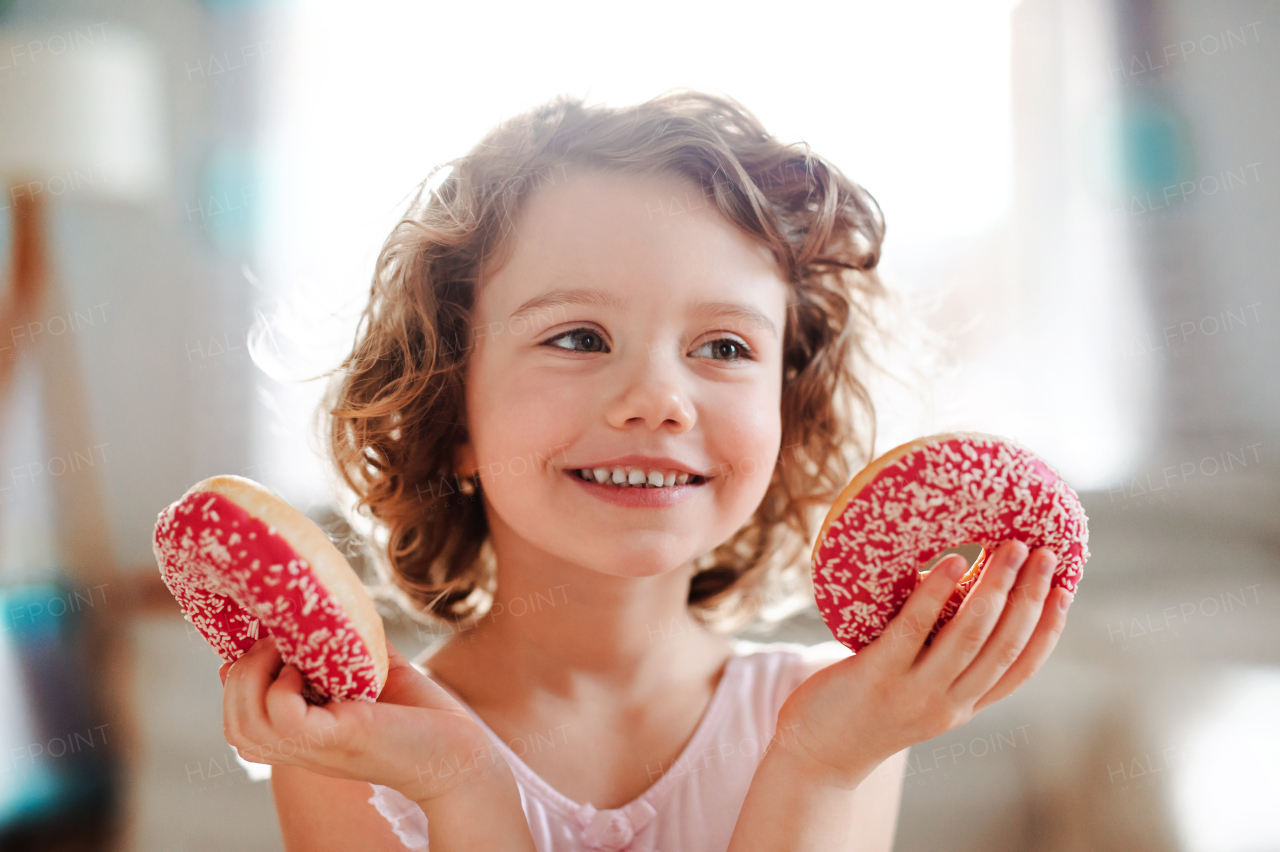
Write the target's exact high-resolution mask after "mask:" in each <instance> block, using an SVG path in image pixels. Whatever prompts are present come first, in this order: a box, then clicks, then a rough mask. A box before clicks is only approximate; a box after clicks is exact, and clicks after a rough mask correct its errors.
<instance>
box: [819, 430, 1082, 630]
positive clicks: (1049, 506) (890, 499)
mask: <svg viewBox="0 0 1280 852" xmlns="http://www.w3.org/2000/svg"><path fill="white" fill-rule="evenodd" d="M1010 539H1017V540H1019V541H1022V542H1023V543H1025V544H1026V545H1027V547H1028V548H1030V549H1032V550H1034V549H1035V548H1037V547H1047V548H1049V549H1050V550H1052V551H1053V552H1054V553H1055V554H1057V556H1058V566H1057V568H1056V569H1055V571H1054V575H1053V579H1052V580H1051V586H1061V587H1062V588H1064V589H1066V590H1067V591H1069V592H1071V593H1073V594H1074V593H1075V590H1076V584H1077V583H1078V582H1079V581H1080V576H1081V574H1082V573H1083V571H1084V563H1085V560H1087V559H1088V558H1089V528H1088V519H1087V518H1086V517H1085V514H1084V509H1083V508H1081V506H1080V500H1079V499H1078V498H1077V497H1076V493H1075V492H1074V491H1072V490H1071V488H1070V486H1068V485H1067V483H1065V482H1063V481H1062V480H1061V479H1060V478H1058V475H1057V472H1056V471H1054V470H1053V469H1052V468H1050V467H1049V466H1048V465H1047V464H1045V463H1044V462H1043V461H1041V460H1040V458H1039V457H1037V456H1036V455H1035V454H1034V453H1032V452H1031V451H1030V450H1028V449H1025V448H1024V447H1021V446H1019V445H1017V444H1015V443H1014V442H1012V441H1009V440H1005V439H1003V438H998V437H996V436H994V435H983V434H979V433H973V432H953V433H949V434H944V435H931V436H929V437H925V438H917V439H916V440H914V441H910V442H908V443H905V444H903V445H901V446H899V447H895V448H894V449H892V450H889V451H888V452H887V453H885V454H884V455H882V456H880V457H879V458H877V459H875V460H874V461H872V462H871V464H869V465H867V466H866V467H865V468H863V469H862V471H860V472H859V473H858V475H857V476H855V477H854V478H853V481H852V482H850V483H849V484H848V485H847V486H846V487H845V489H844V490H843V491H842V492H841V493H840V496H839V497H838V498H837V499H836V501H835V504H834V505H832V507H831V511H829V512H828V513H827V517H826V520H824V521H823V522H822V529H821V531H820V532H819V534H818V540H817V542H816V543H815V545H814V548H813V558H812V560H811V563H810V567H811V569H812V572H813V588H814V597H815V599H816V600H817V603H818V610H819V611H820V612H821V613H822V619H823V621H825V622H826V624H827V627H828V628H830V630H831V633H832V635H833V636H835V638H836V639H837V640H839V641H840V643H841V644H843V645H845V646H846V647H847V648H849V650H851V651H853V652H854V653H857V651H858V650H859V649H861V648H863V647H865V646H866V645H867V644H868V643H870V642H871V641H872V640H874V639H875V638H876V637H877V636H879V635H880V634H881V633H882V632H883V631H884V628H885V625H887V624H888V623H889V621H890V620H891V619H892V618H893V617H894V616H895V615H897V614H898V611H899V610H900V609H902V605H903V604H904V603H905V602H906V599H907V597H908V596H909V595H910V594H911V593H912V592H913V591H914V590H915V588H916V586H917V585H918V584H919V583H920V580H921V578H922V576H923V575H922V574H921V573H920V570H919V569H920V568H921V567H923V566H924V565H925V564H926V563H927V562H928V561H929V560H930V559H932V558H933V557H935V556H937V555H938V554H939V553H941V552H942V551H944V550H946V549H947V548H949V547H955V546H958V545H962V544H977V545H980V546H981V547H982V551H983V552H982V555H981V556H980V557H979V558H978V560H977V561H976V562H974V564H973V567H971V568H970V569H969V571H968V572H967V573H966V574H965V575H964V577H963V578H961V582H960V585H959V586H958V587H957V588H956V591H955V593H954V594H952V596H951V598H950V599H949V600H948V601H947V603H946V605H945V606H944V607H943V609H942V614H941V615H940V616H939V617H938V621H937V623H936V624H935V625H934V626H933V631H932V632H931V633H930V634H929V639H928V640H927V641H932V640H933V637H934V635H936V634H937V632H938V630H939V629H940V628H941V627H942V625H944V624H946V623H947V622H948V621H950V620H951V617H952V616H954V615H955V613H956V610H957V609H958V608H959V607H960V603H961V602H962V601H963V600H964V598H965V595H967V594H968V593H969V590H970V589H972V588H973V585H974V583H976V582H977V581H978V577H979V576H980V575H981V574H982V569H983V567H984V566H985V563H986V560H987V557H988V556H989V555H990V554H991V552H992V551H993V550H994V549H995V548H996V546H997V545H999V544H1000V543H1001V542H1003V541H1008V540H1010Z"/></svg>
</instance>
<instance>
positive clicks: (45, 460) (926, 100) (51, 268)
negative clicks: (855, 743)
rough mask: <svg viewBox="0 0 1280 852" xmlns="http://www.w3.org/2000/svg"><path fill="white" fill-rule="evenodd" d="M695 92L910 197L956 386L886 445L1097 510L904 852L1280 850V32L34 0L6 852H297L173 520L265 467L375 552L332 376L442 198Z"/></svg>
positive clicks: (12, 71)
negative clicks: (1030, 465)
mask: <svg viewBox="0 0 1280 852" xmlns="http://www.w3.org/2000/svg"><path fill="white" fill-rule="evenodd" d="M676 86H690V87H694V88H700V89H706V90H710V91H716V92H721V93H725V94H728V95H730V96H732V97H734V98H736V99H738V100H740V101H741V102H742V103H743V104H745V105H746V106H747V107H748V108H749V109H751V110H753V111H754V112H755V113H756V114H757V115H758V116H759V117H760V118H761V120H762V121H763V122H764V124H765V126H766V127H768V128H769V129H770V131H771V132H773V133H774V134H776V135H777V136H779V137H781V138H782V139H783V140H784V141H799V140H804V141H806V142H808V143H809V144H810V145H811V146H812V147H813V149H814V150H816V151H818V152H820V153H821V154H823V155H824V156H825V157H827V158H828V159H830V160H832V161H833V162H835V163H836V164H837V165H838V166H839V167H840V168H841V169H842V170H843V171H844V172H845V173H846V174H848V175H849V176H850V177H851V178H853V179H854V180H856V181H858V182H860V183H862V184H863V185H864V186H866V187H867V189H868V190H870V192H871V193H872V194H873V195H874V196H875V197H876V199H877V200H878V201H879V202H880V204H881V206H882V207H883V209H884V212H885V216H886V220H887V224H888V233H887V239H886V242H885V245H884V254H883V263H882V271H883V275H884V278H885V280H886V281H887V282H888V283H889V284H890V285H891V286H892V287H893V288H894V289H896V290H897V291H898V292H900V293H902V294H904V296H905V297H906V298H907V299H908V300H909V301H910V303H911V304H912V305H913V306H914V307H915V309H917V310H918V311H919V314H920V316H921V317H922V318H924V320H925V321H927V322H928V323H929V325H930V326H932V327H933V328H934V329H936V330H937V331H938V332H940V333H942V334H944V335H946V336H947V337H948V338H949V339H951V340H952V341H953V345H952V347H951V349H950V350H949V352H948V353H947V356H946V358H945V362H944V363H942V364H941V365H939V370H938V371H936V378H935V380H934V382H933V385H932V386H931V387H930V388H929V391H928V393H927V394H925V395H924V396H920V395H918V394H911V393H904V392H903V391H902V390H901V389H900V388H895V387H894V386H893V385H892V384H891V383H886V384H885V385H884V386H883V387H881V388H879V389H878V390H877V394H878V400H879V403H880V414H881V416H882V417H883V421H882V424H881V433H880V436H879V439H878V441H877V445H876V452H882V451H884V450H886V449H888V448H890V447H892V446H894V445H895V444H897V443H899V442H901V441H902V440H906V439H908V438H910V437H914V436H916V435H920V434H927V433H929V432H936V431H943V430H948V429H954V428H970V429H978V430H981V431H986V432H996V433H1000V434H1004V435H1008V436H1010V437H1012V438H1015V439H1017V440H1019V441H1021V442H1022V443H1024V444H1026V445H1027V446H1030V447H1032V448H1033V449H1035V450H1036V451H1037V452H1039V453H1040V454H1041V455H1043V456H1044V457H1045V458H1046V459H1047V460H1048V461H1049V462H1050V463H1051V464H1053V465H1055V466H1056V467H1057V468H1058V469H1059V471H1060V472H1061V473H1062V474H1063V476H1064V477H1065V478H1066V479H1067V481H1068V482H1070V483H1071V484H1072V485H1073V486H1074V487H1075V488H1076V490H1077V491H1078V492H1079V493H1080V495H1081V497H1082V500H1083V502H1084V504H1085V507H1086V510H1087V512H1088V515H1089V522H1090V531H1091V539H1090V549H1091V551H1092V558H1091V559H1090V562H1089V564H1088V568H1087V571H1086V576H1085V578H1084V580H1083V582H1082V585H1081V587H1080V593H1079V595H1078V599H1077V601H1076V603H1075V605H1074V607H1073V608H1072V612H1071V618H1070V623H1069V626H1068V629H1067V631H1066V633H1065V634H1064V636H1063V638H1062V641H1061V643H1060V644H1059V646H1058V650H1057V651H1056V652H1055V654H1054V656H1053V657H1052V659H1051V660H1050V661H1049V663H1048V664H1047V665H1046V666H1045V668H1044V669H1043V670H1042V671H1041V673H1039V674H1038V675H1037V677H1036V678H1035V679H1034V680H1033V681H1032V682H1031V683H1029V684H1028V685H1026V686H1025V687H1024V688H1022V689H1021V690H1020V691H1019V692H1018V693H1016V694H1015V695H1014V696H1012V697H1010V698H1009V699H1006V700H1005V701H1002V702H1000V703H999V704H997V705H995V706H993V707H991V708H990V709H988V710H985V711H984V712H982V713H981V714H980V715H979V716H978V717H976V718H975V719H974V720H973V721H972V722H970V723H969V724H968V725H966V726H964V727H963V728H960V729H958V730H956V731H953V732H951V733H949V734H947V735H945V736H943V737H940V738H938V739H937V740H936V741H931V742H928V743H923V744H921V745H919V746H917V747H915V748H913V749H912V752H911V755H912V756H911V763H910V767H909V769H908V772H907V778H906V781H905V792H904V800H903V805H902V811H901V815H900V818H899V824H898V841H897V847H896V848H898V849H900V850H934V849H944V848H945V849H947V850H949V852H962V850H1124V852H1141V850H1187V852H1264V850H1280V809H1278V808H1277V805H1278V804H1280V725H1277V722H1278V721H1280V629H1277V626H1276V625H1277V623H1278V622H1280V518H1278V516H1280V511H1278V510H1280V464H1278V460H1280V333H1278V327H1277V320H1276V313H1277V302H1278V301H1280V289H1278V288H1277V284H1278V283H1280V282H1278V280H1277V276H1278V275H1280V273H1278V272H1277V270H1280V239H1277V236H1278V235H1280V109H1277V104H1278V103H1280V4H1277V3H1275V2H1265V0H1257V1H1256V2H1249V0H1223V2H1210V1H1209V0H1025V2H1020V3H1013V2H1007V0H984V2H969V3H963V4H957V3H945V2H913V3H872V2H864V0H856V2H851V1H850V0H843V2H839V3H830V4H827V5H811V6H808V7H805V8H803V9H802V10H795V9H786V8H783V7H777V8H774V7H769V6H765V5H752V4H746V5H743V6H742V7H740V8H734V9H728V8H724V7H717V6H714V4H709V3H708V4H689V3H681V4H666V3H659V4H656V5H655V4H649V5H646V6H644V7H642V8H641V7H634V8H623V7H619V8H618V10H617V11H615V10H613V9H611V8H608V7H600V6H593V5H587V4H580V5H574V4H567V3H564V4H510V5H502V4H496V5H495V4H491V5H485V6H483V7H480V6H471V5H468V4H463V3H455V4H448V5H445V4H440V3H425V4H424V3H413V2H408V1H407V0H406V1H405V2H398V3H396V2H390V0H371V2H366V3H359V4H338V3H335V2H331V0H311V2H304V0H296V2H289V0H256V2H255V0H204V2H198V0H164V2H160V0H98V1H97V2H89V0H83V2H62V0H39V2H36V0H30V2H23V0H7V2H6V0H0V178H2V179H3V181H4V182H5V184H4V194H3V196H2V197H0V260H2V262H3V268H4V269H5V270H6V272H5V273H4V278H3V281H4V284H3V289H0V320H3V326H2V327H0V850H19V849H68V850H70V849H123V850H145V852H152V851H153V850H154V852H161V850H164V852H197V850H223V849H236V850H278V849H281V848H282V846H281V842H280V834H279V828H278V826H277V823H276V817H275V812H274V809H273V805H272V802H271V793H270V789H269V786H268V784H266V783H262V782H261V781H259V780H256V779H255V776H254V775H252V774H251V773H250V772H249V771H247V769H246V766H245V765H242V764H240V763H238V762H237V760H236V758H235V755H234V753H233V752H232V750H231V748H230V747H229V746H228V745H227V744H226V742H225V741H224V740H223V738H222V714H221V686H220V684H219V681H218V678H217V667H218V659H217V657H216V656H215V654H214V653H213V651H212V650H211V649H210V648H209V647H208V646H207V645H206V644H205V642H204V641H203V640H202V639H201V637H200V636H199V635H198V634H196V633H195V631H194V628H190V626H189V625H187V624H186V623H185V622H184V621H183V620H182V619H181V617H180V613H179V611H178V609H177V607H176V604H174V602H173V599H172V598H171V597H169V596H168V593H167V592H166V590H165V589H164V588H163V586H161V585H159V581H158V572H157V570H156V565H155V562H154V558H153V557H152V554H151V550H150V538H151V531H152V527H153V525H154V523H155V520H156V515H157V513H158V512H159V511H160V510H161V509H162V508H164V507H165V506H166V505H167V504H168V503H170V502H171V501H173V500H175V499H176V498H177V497H179V496H180V495H181V494H182V493H183V492H184V491H185V490H186V489H187V488H188V487H189V486H190V485H191V484H193V483H194V482H196V481H198V480H200V479H202V478H204V477H206V476H210V475H213V474H219V473H237V474H241V475H244V476H249V477H251V478H253V479H256V480H258V481H260V482H263V483H264V484H266V485H268V486H269V487H271V488H273V489H275V490H276V491H277V492H279V493H280V494H282V495H283V496H284V497H286V498H287V499H288V500H290V501H291V502H292V503H293V504H294V505H296V506H298V507H299V508H301V509H303V510H305V511H306V512H307V513H308V514H309V515H310V516H311V517H312V518H313V519H314V520H316V521H317V523H320V524H321V525H322V526H324V527H325V528H326V529H327V530H329V531H331V532H333V533H334V534H335V535H340V534H341V532H342V530H341V529H340V525H339V522H338V519H337V515H336V513H335V510H334V505H335V504H334V498H333V494H332V491H331V488H330V485H329V483H328V479H327V473H326V468H325V465H324V463H323V461H322V460H321V458H320V456H319V455H318V453H317V446H316V442H315V441H314V440H313V439H312V438H311V437H310V431H309V418H310V415H311V411H312V409H313V408H314V405H315V402H316V400H317V399H318V396H319V392H320V384H319V383H317V382H310V383H307V382H299V381H296V380H297V379H298V378H301V377H305V376H310V375H315V374H317V373H319V372H320V371H322V370H324V369H327V368H329V367H331V366H333V365H334V364H336V363H337V360H338V359H339V358H340V357H341V355H342V354H343V351H342V350H343V346H344V344H349V342H350V340H351V335H352V333H353V331H354V327H355V320H356V318H357V316H358V312H359V310H360V308H361V306H362V303H363V300H364V299H365V298H366V297H367V291H368V282H369V277H370V274H371V272H372V268H373V260H374V258H375V256H376V254H377V250H378V248H379V246H380V244H381V242H382V240H383V239H384V238H385V236H386V235H387V233H388V232H389V231H390V229H391V227H392V225H393V224H394V223H395V221H396V220H397V219H398V217H399V214H400V213H401V212H402V210H403V207H404V204H405V202H406V201H407V196H408V194H409V193H410V192H411V191H412V190H413V189H414V187H415V186H416V184H418V183H419V182H420V181H421V180H423V179H424V178H425V177H426V175H427V173H428V172H429V171H430V169H431V167H432V166H434V165H436V164H438V163H441V162H443V161H445V160H448V159H450V158H452V157H455V156H458V155H460V154H462V153H464V152H465V151H466V150H467V149H468V148H469V147H470V146H471V145H472V144H474V143H475V142H476V141H477V140H478V139H479V138H480V136H481V135H482V134H483V133H484V132H485V131H486V130H487V129H489V128H490V127H492V126H493V125H495V124H497V123H498V122H499V121H501V120H503V119H504V118H507V117H510V116H512V115H514V114H516V113H518V112H520V111H522V110H524V109H526V108H528V107H530V106H532V105H534V104H537V103H540V102H542V101H544V100H547V99H548V98H550V97H552V96H553V95H555V94H558V93H561V92H565V93H571V94H577V95H582V96H586V97H587V98H588V99H589V100H590V101H592V102H606V103H610V104H613V105H621V104H626V103H633V102H638V101H640V100H644V99H647V98H649V97H652V96H654V95H657V94H659V93H661V92H663V91H665V90H667V89H669V88H672V87H676ZM255 328H257V329H258V330H257V331H256V332H255V331H253V329H255ZM251 337H254V338H255V339H256V340H257V341H258V342H259V343H260V344H261V348H260V350H259V351H261V352H262V353H265V354H264V357H262V358H259V359H258V360H257V361H255V360H253V359H251V358H250V356H249V345H250V338H251ZM386 615H387V626H388V631H389V635H390V636H391V638H392V639H393V641H395V642H396V643H397V645H398V647H400V648H401V649H402V650H403V651H404V652H405V653H406V654H410V655H411V654H412V652H416V651H418V650H419V649H421V648H423V647H425V646H426V645H427V644H429V642H430V641H432V640H433V639H434V638H435V636H434V635H433V634H431V633H429V632H426V631H424V630H423V629H422V628H421V627H419V626H417V625H416V624H415V623H414V622H412V621H410V620H408V619H406V618H404V617H403V616H402V615H400V614H398V613H396V612H395V611H393V610H392V609H390V608H388V609H387V610H386ZM744 635H748V634H744ZM749 635H750V636H759V637H764V636H766V634H764V633H760V632H758V631H756V632H751V633H750V634H749ZM830 638H831V637H830V633H829V632H828V631H827V629H826V628H825V626H824V625H823V624H822V622H821V620H820V619H819V618H818V616H817V613H816V609H813V608H810V609H809V610H805V611H802V612H799V613H796V614H794V615H793V616H791V617H790V618H789V619H788V620H787V621H786V622H785V623H783V624H781V625H780V626H779V627H778V628H777V629H776V630H774V631H772V632H769V633H768V634H767V639H768V640H789V641H799V642H804V643H806V644H812V643H816V642H820V641H824V640H828V639H830Z"/></svg>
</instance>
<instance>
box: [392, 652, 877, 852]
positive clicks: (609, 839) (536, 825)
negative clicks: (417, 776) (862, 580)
mask: <svg viewBox="0 0 1280 852" xmlns="http://www.w3.org/2000/svg"><path fill="white" fill-rule="evenodd" d="M850 655H851V654H850V651H849V649H847V648H845V647H844V646H843V645H841V644H840V643H839V642H837V641H836V640H834V639H832V640H830V641H828V642H822V643H820V644H817V645H811V646H806V645H799V644H796V643H791V642H771V643H759V642H750V641H747V640H743V639H739V640H735V642H734V654H733V656H731V657H730V658H729V660H728V662H727V663H726V665H725V671H724V674H723V675H722V676H721V678H720V682H719V683H718V684H717V685H716V690H715V694H714V695H713V696H712V698H711V703H710V705H709V706H708V707H707V710H706V712H705V713H704V714H703V716H702V720H701V721H700V722H699V723H698V727H697V729H696V730H695V731H694V733H693V737H692V738H691V739H690V740H689V743H688V744H687V745H686V746H685V748H684V751H682V752H681V753H680V756H679V757H678V758H676V760H675V761H674V762H673V763H672V764H671V765H670V766H668V767H665V769H664V770H663V771H662V775H661V777H659V778H658V779H657V780H656V781H655V782H654V784H653V786H651V787H650V788H649V789H648V790H645V791H644V792H643V793H641V794H640V795H639V796H638V797H636V798H635V799H633V800H632V801H631V802H629V803H628V804H627V805H625V806H623V807H621V808H611V809H608V810H596V809H595V808H594V807H592V806H591V804H589V803H588V804H581V803H579V802H574V801H571V800H570V799H568V798H566V797H565V796H563V795H562V794H560V793H559V792H557V791H556V790H555V789H554V788H552V787H551V786H550V785H549V784H547V782H545V781H543V780H542V779H541V778H540V777H538V775H536V774H535V773H534V772H533V770H532V769H530V768H529V767H528V766H526V765H525V763H524V761H523V760H521V759H520V757H519V755H517V754H516V753H515V752H514V751H512V750H511V748H510V747H509V746H508V744H507V743H504V742H503V741H502V740H501V739H500V738H499V737H498V735H497V734H495V733H494V732H493V731H492V730H491V729H490V728H489V726H488V725H486V724H485V723H484V720H483V719H481V718H480V717H479V716H478V715H476V712H475V711H474V710H472V709H471V707H470V706H468V705H467V703H466V702H465V701H463V700H462V699H461V697H459V696H458V695H457V694H456V693H455V692H454V691H453V690H452V689H449V687H447V686H445V685H444V684H440V686H441V687H443V688H444V689H445V690H446V691H447V692H448V693H449V694H450V695H452V696H453V697H454V698H455V699H457V701H458V702H459V703H461V704H462V706H463V707H465V708H466V709H467V712H469V713H470V714H471V716H472V718H474V719H475V720H476V721H477V722H478V723H479V724H480V726H481V727H482V728H483V729H484V731H485V732H486V733H487V734H488V735H489V737H490V738H491V739H492V740H493V741H494V744H495V746H496V748H497V749H498V750H499V751H500V752H501V754H502V756H503V757H504V758H506V761H507V763H508V765H510V767H511V769H512V771H513V773H514V774H515V778H516V786H517V787H518V788H519V791H520V804H521V806H522V807H523V808H524V813H525V817H526V818H527V819H528V821H529V829H530V832H531V833H532V834H533V841H534V845H535V846H536V847H537V849H538V852H723V850H724V849H726V848H727V847H728V846H729V837H730V835H732V834H733V826H734V824H735V823H736V822H737V821H738V812H739V811H740V810H741V809H742V802H743V801H744V800H745V799H746V797H747V788H748V787H750V786H751V778H752V776H753V775H754V773H755V770H756V765H757V764H758V763H759V762H760V760H761V758H763V756H764V754H763V753H764V749H765V748H766V747H767V746H768V744H769V741H770V740H771V739H772V738H773V734H774V728H775V726H776V725H777V721H778V711H779V709H781V707H782V703H783V702H784V701H786V699H787V696H788V695H790V694H791V691H792V690H794V689H795V688H796V687H797V686H799V685H800V683H801V682H802V681H803V680H804V679H805V678H806V677H808V676H809V675H810V674H811V673H812V672H814V671H816V670H817V669H818V668H820V667H821V666H822V665H825V664H830V663H833V662H836V661H837V660H842V659H844V658H845V657H848V656H850ZM420 668H421V667H420ZM423 671H424V672H425V673H426V674H428V675H430V672H429V671H427V670H425V669H423ZM436 682H437V683H439V681H436ZM521 744H522V745H523V744H524V741H523V740H522V741H521ZM522 751H523V749H522ZM370 786H371V787H372V788H373V797H372V798H371V799H369V802H370V804H372V805H373V806H374V807H375V808H377V809H378V813H380V814H382V816H383V817H385V818H386V819H387V821H388V822H390V823H391V826H392V828H393V829H394V830H395V833H396V836H397V837H399V838H400V841H401V843H403V845H404V846H405V847H406V848H408V849H428V848H429V846H428V843H427V817H426V815H425V814H424V813H423V812H422V809H421V808H419V807H418V806H417V805H416V804H415V803H414V802H412V801H410V800H409V799H406V798H405V797H404V796H402V795H401V794H400V793H398V792H396V791H395V790H393V789H391V788H389V787H383V786H380V785H377V784H371V785H370Z"/></svg>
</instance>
